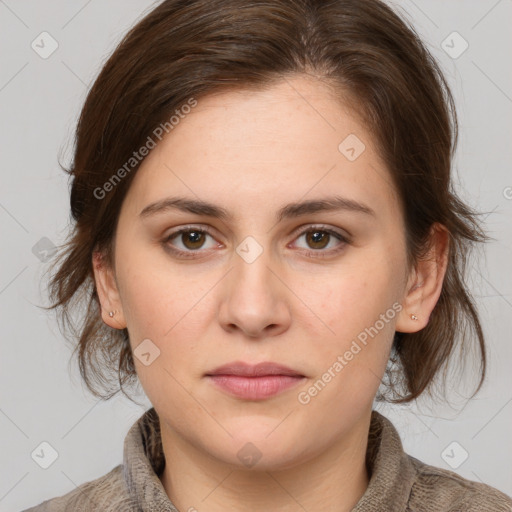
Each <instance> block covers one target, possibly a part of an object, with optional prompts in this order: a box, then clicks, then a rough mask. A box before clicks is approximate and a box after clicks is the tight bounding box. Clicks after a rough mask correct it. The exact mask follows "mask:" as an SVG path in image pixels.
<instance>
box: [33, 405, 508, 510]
mask: <svg viewBox="0 0 512 512" xmlns="http://www.w3.org/2000/svg"><path fill="white" fill-rule="evenodd" d="M366 464H367V468H368V471H369V474H370V483H369V485H368V488H367V489H366V491H365V493H364V494H363V496H362V497H361V499H360V500H359V502H358V504H357V505H356V506H355V507H354V508H353V512H443V511H450V512H512V499H511V498H510V497H508V496H506V495H505V494H503V493H502V492H500V491H498V490H497V489H494V488H492V487H490V486H488V485H485V484H482V483H479V482H473V481H470V480H466V479H464V478H462V477H460V476H459V475H457V474H456V473H454V472H452V471H447V470H444V469H440V468H436V467H433V466H429V465H427V464H424V463H422V462H421V461H419V460H417V459H415V458H414V457H411V456H410V455H407V454H406V453H405V452H404V451H403V448H402V443H401V441H400V437H399V435H398V432H397V431H396V429H395V428H394V426H393V425H392V424H391V422H390V421H389V420H388V419H386V418H385V417H384V416H382V415H381V414H380V413H378V412H377V411H373V412H372V418H371V425H370V432H369V435H368V449H367V453H366ZM164 466H165V457H164V454H163V450H162V441H161V437H160V424H159V421H158V415H157V413H156V411H155V409H154V408H151V409H149V410H148V411H146V412H145V413H144V414H143V415H142V416H141V418H139V420H138V421H137V422H135V424H134V425H133V426H132V427H131V428H130V430H129V432H128V434H127V435H126V438H125V441H124V456H123V464H120V465H119V466H116V467H115V468H114V469H112V471H110V472H109V473H107V474H106V475H104V476H102V477H100V478H97V479H96V480H93V481H91V482H87V483H84V484H82V485H80V486H79V487H77V488H76V489H74V490H73V491H71V492H69V493H68V494H66V495H64V496H62V497H60V498H54V499H51V500H48V501H45V502H44V503H41V504H40V505H38V506H36V507H32V508H29V509H26V510H25V511H23V512H71V511H73V512H89V511H91V512H92V511H102V512H114V511H115V512H135V511H138V512H140V511H144V512H146V511H147V512H150V511H151V512H164V511H165V512H179V511H178V510H177V509H176V508H175V507H174V505H173V504H172V503H171V501H170V500H169V498H168V496H167V494H166V493H165V490H164V488H163V485H162V483H161V482H160V480H159V475H161V474H162V471H163V469H164ZM182 512H183V511H182ZM241 512H243V511H241Z"/></svg>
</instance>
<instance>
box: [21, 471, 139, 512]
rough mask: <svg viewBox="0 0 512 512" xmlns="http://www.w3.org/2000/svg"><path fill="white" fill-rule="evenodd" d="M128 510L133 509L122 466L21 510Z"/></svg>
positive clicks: (40, 511) (83, 511)
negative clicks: (55, 496) (58, 495)
mask: <svg viewBox="0 0 512 512" xmlns="http://www.w3.org/2000/svg"><path fill="white" fill-rule="evenodd" d="M70 510H73V511H74V512H89V511H93V510H101V511H104V512H114V511H120V512H128V511H131V510H135V509H134V508H133V502H132V500H131V498H130V496H129V492H128V490H127V488H126V483H125V480H124V478H123V466H122V465H121V464H120V465H119V466H116V467H115V468H114V469H112V471H110V472H109V473H107V474H105V475H103V476H101V477H99V478H97V479H95V480H92V481H90V482H86V483H84V484H82V485H80V486H78V487H77V488H76V489H73V490H72V491H70V492H69V493H67V494H65V495H63V496H60V497H57V498H53V499H50V500H47V501H44V502H43V503H41V504H39V505H36V506H35V507H31V508H28V509H26V510H24V511H23V512H67V511H70Z"/></svg>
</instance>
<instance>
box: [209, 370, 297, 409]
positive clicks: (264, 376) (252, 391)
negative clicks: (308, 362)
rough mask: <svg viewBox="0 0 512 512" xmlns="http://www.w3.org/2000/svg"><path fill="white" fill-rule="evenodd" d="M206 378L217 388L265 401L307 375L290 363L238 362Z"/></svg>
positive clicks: (244, 397)
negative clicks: (288, 365)
mask: <svg viewBox="0 0 512 512" xmlns="http://www.w3.org/2000/svg"><path fill="white" fill-rule="evenodd" d="M205 377H206V378H207V379H208V380H209V381H210V382H212V384H214V385H215V386H216V387H217V388H219V389H221V390H222V391H224V392H226V393H228V394H229V395H232V396H236V397H237V398H241V399H244V400H264V399H267V398H270V397H272V396H275V395H277V394H279V393H282V392H284V391H285V390H287V389H290V388H291V387H294V386H297V385H298V384H299V383H302V382H303V381H304V379H306V377H305V376H304V375H303V374H301V373H300V372H298V371H296V370H293V369H292V368H288V367H287V366H284V365H281V364H278V363H272V362H264V363H259V364H256V365H251V364H247V363H244V362H240V361H236V362H233V363H228V364H226V365H223V366H220V367H218V368H216V369H215V370H213V371H211V372H209V373H207V374H206V375H205Z"/></svg>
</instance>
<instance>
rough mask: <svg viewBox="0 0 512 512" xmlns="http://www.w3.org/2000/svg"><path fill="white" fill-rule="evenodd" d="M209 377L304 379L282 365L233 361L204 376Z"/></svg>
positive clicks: (296, 372)
mask: <svg viewBox="0 0 512 512" xmlns="http://www.w3.org/2000/svg"><path fill="white" fill-rule="evenodd" d="M206 375H207V376H209V375H240V376H242V377H262V376H264V375H291V376H295V377H304V375H302V374H301V373H300V372H298V371H296V370H293V369H291V368H288V367H287V366H284V365H282V364H278V363H272V362H263V363H258V364H249V363H244V362H243V361H234V362H232V363H228V364H224V365H222V366H219V367H218V368H216V369H215V370H213V371H211V372H209V373H207V374H206Z"/></svg>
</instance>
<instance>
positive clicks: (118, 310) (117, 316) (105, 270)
mask: <svg viewBox="0 0 512 512" xmlns="http://www.w3.org/2000/svg"><path fill="white" fill-rule="evenodd" d="M92 268H93V273H94V282H95V284H96V291H97V292H98V298H99V300H100V306H101V318H102V319H103V322H105V323H106V324H107V325H109V326H110V327H112V328H114V329H124V328H125V327H126V320H125V317H124V313H123V307H122V304H121V299H120V296H119V291H118V288H117V283H116V280H115V276H114V270H113V269H112V268H111V267H110V265H108V264H107V262H106V261H105V258H104V255H103V254H102V253H101V252H99V251H93V254H92ZM111 311H112V312H113V313H114V315H113V316H110V315H109V313H110V312H111Z"/></svg>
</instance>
